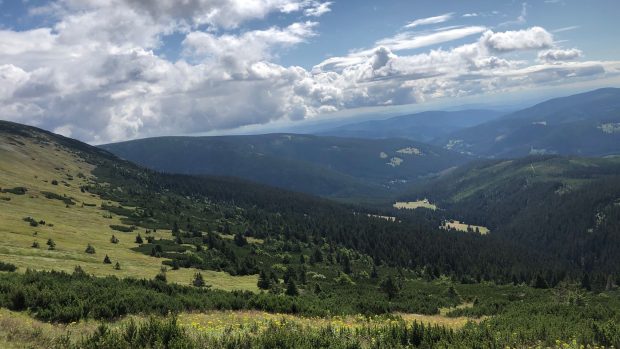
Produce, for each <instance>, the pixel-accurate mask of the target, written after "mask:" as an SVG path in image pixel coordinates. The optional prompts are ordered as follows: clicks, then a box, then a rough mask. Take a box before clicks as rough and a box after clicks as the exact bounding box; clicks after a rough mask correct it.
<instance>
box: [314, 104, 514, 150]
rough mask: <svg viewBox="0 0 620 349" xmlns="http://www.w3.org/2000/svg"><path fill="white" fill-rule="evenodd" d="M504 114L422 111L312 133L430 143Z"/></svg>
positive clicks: (485, 111) (476, 110)
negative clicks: (405, 139) (404, 139)
mask: <svg viewBox="0 0 620 349" xmlns="http://www.w3.org/2000/svg"><path fill="white" fill-rule="evenodd" d="M504 114H505V113H504V112H500V111H495V110H485V109H468V110H459V111H425V112H420V113H415V114H410V115H401V116H396V117H392V118H389V119H384V120H370V121H363V122H358V123H351V124H347V125H343V126H339V127H335V128H332V129H328V130H323V131H320V132H317V133H316V134H318V135H329V136H339V137H359V138H407V139H412V140H416V141H419V142H430V141H432V140H434V139H437V138H440V137H443V136H446V135H448V134H450V133H452V132H454V131H456V130H459V129H462V128H466V127H471V126H475V125H478V124H481V123H484V122H487V121H490V120H494V119H497V118H498V117H500V116H502V115H504Z"/></svg>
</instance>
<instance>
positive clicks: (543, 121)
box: [432, 88, 620, 158]
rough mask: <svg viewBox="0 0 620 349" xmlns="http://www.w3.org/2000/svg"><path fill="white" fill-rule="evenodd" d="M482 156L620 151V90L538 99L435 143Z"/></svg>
mask: <svg viewBox="0 0 620 349" xmlns="http://www.w3.org/2000/svg"><path fill="white" fill-rule="evenodd" d="M432 143H433V144H435V145H438V146H443V147H445V148H447V149H452V150H456V151H459V152H461V153H464V154H470V155H475V156H482V157H494V158H510V157H520V156H526V155H536V154H561V155H579V156H604V155H611V154H619V153H620V89H618V88H603V89H598V90H594V91H590V92H586V93H581V94H576V95H572V96H567V97H561V98H555V99H551V100H548V101H546V102H543V103H539V104H537V105H535V106H532V107H530V108H526V109H523V110H520V111H517V112H514V113H511V114H509V115H506V116H504V117H502V118H499V119H496V120H493V121H489V122H486V123H484V124H480V125H477V126H473V127H470V128H465V129H461V130H457V131H455V132H453V133H451V134H449V135H448V136H446V137H442V138H440V139H437V140H435V141H434V142H432Z"/></svg>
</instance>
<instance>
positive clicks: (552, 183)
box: [409, 156, 620, 287]
mask: <svg viewBox="0 0 620 349" xmlns="http://www.w3.org/2000/svg"><path fill="white" fill-rule="evenodd" d="M582 161H583V162H585V165H582V164H581V162H582ZM536 171H538V172H536ZM472 174H477V175H476V176H473V175H472ZM502 178H506V179H502ZM489 183H491V184H489ZM471 188H481V189H478V190H475V191H473V192H471V193H470V191H471ZM464 192H467V193H469V195H467V196H465V197H460V196H461V194H462V193H464ZM409 195H413V196H420V197H429V198H431V199H432V200H433V201H434V202H437V203H439V205H440V206H441V207H442V208H445V209H446V213H445V214H446V215H447V216H450V217H451V218H454V219H458V220H462V221H465V222H468V223H470V224H479V225H483V226H486V227H488V228H490V229H491V231H492V232H493V235H496V236H501V237H503V238H504V239H505V240H510V241H514V242H517V243H519V244H521V245H522V246H525V247H526V248H527V249H529V250H532V251H537V252H538V253H544V254H546V255H548V256H549V257H550V258H554V259H556V260H560V261H563V262H564V263H566V264H567V266H568V268H572V269H574V270H578V271H579V272H581V273H582V274H589V275H590V277H593V278H595V279H597V280H598V283H599V284H601V283H602V284H603V285H602V286H603V287H605V284H606V283H607V279H608V278H612V279H613V280H616V279H617V277H618V273H620V253H618V250H620V162H618V161H615V160H605V159H572V158H566V157H558V156H543V157H528V158H524V159H515V160H512V161H510V162H503V161H483V162H480V163H476V164H471V165H469V166H466V167H464V168H461V169H458V170H456V171H455V172H454V173H452V174H450V175H449V176H447V177H445V178H441V179H438V180H436V181H434V182H431V183H429V184H428V186H427V187H426V188H418V189H417V190H415V191H414V193H412V194H409ZM456 198H458V199H456ZM612 283H613V282H612Z"/></svg>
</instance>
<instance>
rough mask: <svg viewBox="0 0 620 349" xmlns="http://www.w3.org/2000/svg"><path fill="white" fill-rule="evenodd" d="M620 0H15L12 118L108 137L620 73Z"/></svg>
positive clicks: (8, 79)
mask: <svg viewBox="0 0 620 349" xmlns="http://www.w3.org/2000/svg"><path fill="white" fill-rule="evenodd" d="M619 13H620V1H617V0H591V1H583V0H537V1H533V0H530V1H527V2H522V1H511V0H508V1H487V0H484V1H462V0H454V1H450V0H444V1H437V0H433V1H426V0H409V1H404V0H403V1H394V0H383V1H367V0H331V1H324V0H158V1H147V0H56V1H42V0H0V118H1V119H5V120H10V121H15V122H20V123H25V124H29V125H34V126H38V127H41V128H44V129H48V130H50V131H53V132H56V133H59V134H62V135H65V136H69V137H74V138H77V139H80V140H82V141H86V142H89V143H92V144H100V143H107V142H115V141H123V140H129V139H135V138H144V137H151V136H161V135H183V134H196V133H209V132H226V130H235V129H240V128H241V129H243V128H248V127H256V126H257V125H259V127H262V126H265V127H269V126H270V125H274V124H278V123H288V124H295V123H303V122H308V121H316V120H322V119H325V120H328V119H330V118H336V117H338V116H341V115H347V116H350V117H353V118H354V117H355V116H356V115H358V114H359V115H362V114H367V113H368V110H372V111H374V112H377V113H381V112H385V111H388V110H402V111H403V112H405V111H406V110H408V108H409V109H412V110H413V109H416V108H424V107H429V108H430V107H431V106H436V105H442V106H450V105H452V106H454V105H459V104H463V103H465V102H467V101H483V102H486V103H493V102H496V103H499V102H500V101H510V100H512V101H513V102H514V101H517V100H519V99H522V98H525V96H530V97H531V96H537V97H538V98H542V97H545V96H552V95H557V94H558V93H559V92H558V91H571V92H574V91H585V90H588V89H594V88H597V87H606V86H614V87H619V86H620V45H618V43H619V41H618V37H619V36H620V26H618V24H617V18H616V17H617V15H618V14H619Z"/></svg>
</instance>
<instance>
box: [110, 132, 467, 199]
mask: <svg viewBox="0 0 620 349" xmlns="http://www.w3.org/2000/svg"><path fill="white" fill-rule="evenodd" d="M102 148H103V149H106V150H109V151H111V152H113V153H115V154H116V155H118V156H120V157H122V158H125V159H128V160H130V161H135V162H136V163H139V164H141V165H144V166H147V167H149V168H153V169H156V170H160V171H165V172H170V173H184V174H211V175H226V176H236V177H240V178H245V179H249V180H253V181H256V182H259V183H264V184H269V185H273V186H277V187H281V188H286V189H291V190H296V191H301V192H306V193H311V194H315V195H322V196H329V197H334V198H359V197H366V198H367V197H385V196H387V195H388V194H389V193H390V191H393V190H395V189H396V188H398V187H400V184H402V183H403V182H410V181H415V180H418V179H419V178H420V177H424V176H427V175H429V174H431V173H435V172H439V171H442V170H444V169H446V168H449V167H452V166H456V165H458V164H462V163H464V162H465V161H466V160H467V159H466V158H465V157H463V156H461V155H459V154H456V153H452V152H448V151H445V150H443V149H440V148H436V147H433V146H429V145H425V144H421V143H417V142H414V141H410V140H405V139H385V140H365V139H354V138H338V137H317V136H310V135H296V134H271V135H258V136H222V137H163V138H151V139H143V140H136V141H129V142H123V143H116V144H108V145H104V146H102Z"/></svg>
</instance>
